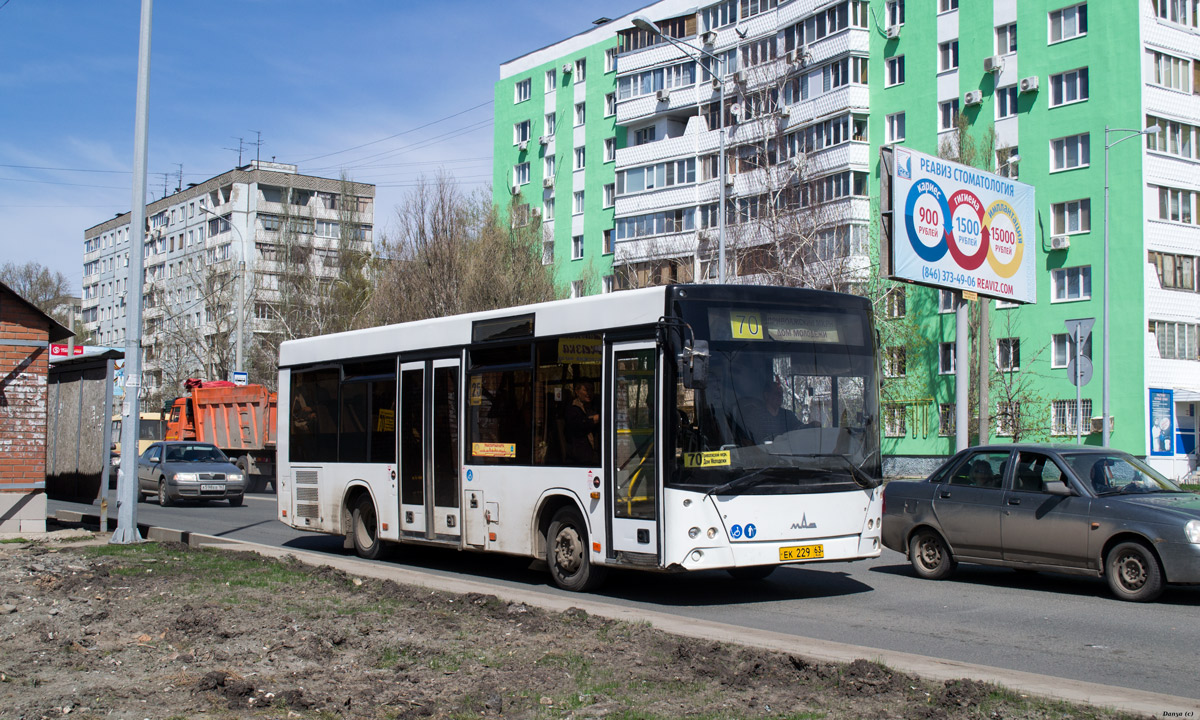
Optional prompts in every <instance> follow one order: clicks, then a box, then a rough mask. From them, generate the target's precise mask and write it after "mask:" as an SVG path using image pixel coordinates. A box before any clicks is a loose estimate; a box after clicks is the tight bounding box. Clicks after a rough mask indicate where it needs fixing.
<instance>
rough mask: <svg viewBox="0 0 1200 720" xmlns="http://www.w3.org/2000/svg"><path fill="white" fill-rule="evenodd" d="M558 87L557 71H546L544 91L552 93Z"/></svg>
mask: <svg viewBox="0 0 1200 720" xmlns="http://www.w3.org/2000/svg"><path fill="white" fill-rule="evenodd" d="M557 89H558V72H557V71H556V70H547V71H546V92H548V93H552V92H554V91H555V90H557Z"/></svg>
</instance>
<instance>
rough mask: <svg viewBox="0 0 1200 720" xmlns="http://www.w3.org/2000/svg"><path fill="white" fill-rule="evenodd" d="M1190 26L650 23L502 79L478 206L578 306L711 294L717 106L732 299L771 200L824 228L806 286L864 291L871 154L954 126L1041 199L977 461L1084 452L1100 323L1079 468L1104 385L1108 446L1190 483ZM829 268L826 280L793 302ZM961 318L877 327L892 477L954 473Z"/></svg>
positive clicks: (1020, 11) (987, 11)
mask: <svg viewBox="0 0 1200 720" xmlns="http://www.w3.org/2000/svg"><path fill="white" fill-rule="evenodd" d="M1198 15H1200V0H1104V1H1103V2H1100V1H1098V0H1092V1H1091V2H1084V3H1073V4H1066V3H1064V2H1063V1H1062V0H991V1H990V2H975V0H970V2H968V1H967V0H962V6H961V7H960V3H959V0H924V1H922V2H917V1H915V0H909V2H907V3H905V2H904V1H903V0H899V1H897V0H870V1H869V2H866V1H864V2H858V1H855V0H841V1H835V2H814V1H813V0H792V1H791V2H787V1H786V0H784V1H777V0H727V1H726V2H720V3H716V4H709V5H701V6H697V5H696V4H695V3H694V2H692V3H688V2H682V1H677V0H661V1H660V2H657V3H654V4H651V5H648V6H646V7H645V8H643V9H641V10H638V11H636V12H634V13H631V14H629V15H626V16H623V17H620V18H617V19H614V20H610V21H607V22H603V23H601V24H598V25H597V26H596V27H595V28H593V29H591V30H588V31H586V32H584V33H581V34H579V35H576V36H574V37H572V38H568V39H566V40H563V41H561V42H559V43H556V44H554V45H551V46H549V47H546V48H542V49H541V50H537V51H534V52H531V53H529V54H527V55H523V56H521V57H519V58H516V59H514V60H512V61H509V62H507V63H505V64H503V65H502V66H501V68H500V81H499V82H498V83H497V85H496V120H495V149H494V186H495V188H496V190H495V195H496V200H497V202H498V203H499V204H501V205H502V206H507V205H508V203H509V202H511V201H512V198H513V194H514V193H515V194H516V202H517V204H518V206H520V205H527V206H528V211H529V212H530V214H531V215H532V212H533V211H538V212H539V213H540V215H541V219H542V221H543V222H544V232H545V237H546V243H545V258H546V262H548V263H553V264H554V268H555V273H556V276H557V278H558V279H559V281H560V282H562V283H564V284H570V286H571V287H572V292H573V293H575V294H579V293H590V292H598V291H607V290H610V289H613V288H620V287H623V286H627V285H636V284H646V283H659V282H686V281H709V280H710V279H713V278H715V275H716V271H715V265H716V259H715V254H716V250H715V238H716V225H717V213H716V210H715V208H716V205H717V201H718V198H719V197H720V189H721V184H722V182H721V178H720V173H719V168H718V163H717V161H716V157H717V148H718V146H719V139H720V127H721V125H722V123H721V122H720V120H721V118H720V113H719V112H718V111H717V100H718V98H719V97H720V94H719V89H718V87H721V86H723V87H724V90H725V98H726V108H727V111H726V114H725V118H724V119H725V123H724V125H725V127H726V129H725V132H726V133H727V135H726V143H727V148H728V149H727V154H726V157H727V158H728V166H727V173H726V176H727V177H726V179H725V183H726V185H725V187H726V190H727V193H728V198H729V199H728V202H727V205H726V207H727V209H728V217H727V238H728V242H727V245H728V246H729V247H730V248H731V254H730V256H729V258H728V262H729V272H728V277H729V279H730V281H731V282H745V281H751V282H753V281H755V280H756V279H761V277H763V276H762V274H761V273H758V271H759V270H760V269H761V268H762V266H763V257H762V256H761V255H755V254H753V253H747V252H746V251H745V245H746V244H747V242H748V243H749V244H751V245H752V244H753V243H754V240H753V238H754V237H756V236H755V234H754V233H753V232H749V231H748V228H749V227H751V226H754V225H755V224H758V225H761V224H763V222H767V221H765V220H764V219H763V218H766V217H767V216H769V215H770V214H771V213H769V212H767V211H764V210H762V209H761V207H760V206H762V205H763V204H764V203H766V204H771V202H772V201H771V200H770V199H771V198H773V197H774V198H778V197H780V196H782V197H791V198H793V200H794V201H795V203H796V204H797V205H798V206H800V207H804V208H812V207H819V208H821V210H820V212H819V215H820V219H819V221H818V220H813V219H811V218H810V220H809V221H808V222H809V224H810V225H812V224H813V223H819V224H821V225H823V226H828V229H827V230H823V231H821V232H819V233H815V235H817V236H819V237H820V239H821V240H820V242H818V243H817V244H816V246H815V247H811V248H809V249H808V250H807V251H806V252H807V255H806V258H807V263H806V267H808V268H810V270H809V271H806V272H809V273H810V274H809V275H806V276H802V277H799V278H798V279H800V280H801V281H804V282H808V283H809V284H814V285H827V286H828V285H830V284H833V285H837V283H830V282H828V277H832V276H833V275H834V274H840V275H841V276H843V277H849V278H851V279H853V280H855V281H862V280H864V279H865V278H864V276H865V275H867V274H869V273H871V272H874V271H875V270H874V269H875V268H877V267H878V252H879V241H878V236H879V218H878V211H879V198H878V193H879V180H880V177H879V173H880V163H879V160H878V158H879V149H880V147H881V146H884V145H889V144H897V145H902V146H905V147H910V148H913V149H915V150H918V151H921V152H926V153H929V154H938V153H939V150H940V149H944V148H947V147H951V148H952V147H957V146H958V145H959V143H958V142H957V141H958V137H959V133H960V130H959V128H960V127H963V124H962V123H960V121H959V120H958V118H959V116H960V114H961V115H962V116H963V117H964V118H965V120H966V123H965V127H966V130H965V132H966V133H967V134H968V135H969V136H970V138H971V140H970V141H969V142H968V143H967V145H969V146H970V147H972V148H975V149H976V150H978V151H979V152H977V153H976V157H975V158H974V159H973V160H972V162H973V164H975V165H976V166H979V167H982V168H984V169H986V170H990V171H994V172H1000V173H1001V174H1005V175H1010V176H1013V177H1016V178H1017V179H1019V180H1020V181H1021V182H1024V183H1029V184H1031V185H1034V186H1035V187H1036V189H1037V217H1036V226H1037V227H1036V229H1035V232H1034V233H1033V234H1032V238H1031V240H1030V242H1031V244H1035V245H1036V251H1037V252H1036V257H1037V260H1036V261H1037V302H1036V304H1032V305H1024V306H1016V305H1006V304H1005V303H998V302H995V301H989V306H990V312H989V319H990V333H989V337H988V338H987V339H986V342H985V344H984V347H985V349H986V350H987V352H988V353H989V354H990V355H992V356H993V358H994V364H995V366H996V370H995V371H994V372H993V373H992V378H991V381H990V382H991V385H992V390H991V393H990V403H989V406H990V413H991V416H992V423H991V437H990V440H991V441H993V442H1005V441H1008V440H1009V439H1011V437H1012V431H1013V430H1014V427H1013V425H1016V428H1015V429H1016V430H1017V432H1018V435H1023V436H1024V437H1023V439H1030V440H1040V441H1052V442H1071V443H1073V442H1075V438H1076V423H1077V419H1076V403H1075V399H1076V392H1075V387H1074V385H1072V384H1071V383H1070V381H1069V378H1068V376H1067V369H1066V365H1067V360H1068V355H1069V354H1070V353H1071V352H1072V351H1071V349H1070V345H1069V343H1068V339H1067V330H1066V326H1065V324H1064V323H1065V321H1067V320H1074V319H1088V318H1091V319H1094V320H1095V325H1094V328H1093V330H1092V337H1091V341H1090V342H1089V343H1086V344H1085V345H1084V348H1083V352H1084V354H1086V355H1090V357H1091V360H1092V365H1093V367H1094V375H1093V378H1092V380H1091V381H1090V382H1089V383H1088V384H1086V385H1085V386H1084V387H1083V389H1082V391H1081V395H1082V398H1083V403H1082V405H1083V412H1082V417H1081V420H1082V422H1081V423H1080V425H1079V429H1080V432H1081V434H1082V436H1083V439H1084V442H1086V443H1089V444H1099V443H1100V442H1101V432H1100V422H1099V420H1098V417H1099V416H1100V415H1101V406H1102V393H1101V387H1102V377H1103V372H1104V365H1105V363H1108V367H1109V372H1110V373H1111V378H1110V387H1111V396H1110V400H1109V412H1110V414H1111V416H1112V418H1113V422H1112V424H1111V426H1110V427H1111V443H1112V445H1114V446H1115V447H1118V448H1120V449H1124V450H1127V451H1129V452H1131V453H1134V454H1137V455H1142V456H1148V457H1149V459H1150V461H1151V462H1152V464H1154V465H1155V466H1156V467H1157V468H1159V469H1160V470H1162V471H1163V472H1164V473H1165V474H1167V475H1168V476H1169V477H1181V476H1183V475H1185V474H1187V473H1188V472H1189V471H1191V470H1192V469H1193V468H1194V467H1195V466H1196V452H1197V451H1196V427H1197V422H1196V415H1197V409H1198V408H1197V406H1200V354H1198V352H1200V351H1198V348H1197V345H1198V342H1197V334H1198V325H1200V294H1197V291H1198V289H1200V288H1198V281H1200V278H1197V264H1198V258H1200V206H1198V201H1197V199H1198V198H1200V94H1197V93H1200V23H1198V17H1197V16H1198ZM636 16H644V17H646V18H648V19H650V20H651V21H653V22H655V23H657V24H658V25H659V27H660V28H661V29H662V30H663V32H664V33H666V34H668V35H671V36H672V38H674V39H677V40H678V41H679V42H680V43H683V44H685V45H688V46H691V48H692V49H690V50H687V51H685V50H684V49H681V48H680V47H677V46H676V45H675V44H673V43H668V42H664V41H662V40H661V39H659V38H656V37H654V36H653V35H650V34H648V33H645V32H644V31H641V30H638V29H637V28H636V27H635V26H634V25H633V18H634V17H636ZM701 49H703V51H705V52H704V53H701V52H700V51H701ZM685 53H690V54H691V55H692V56H693V57H691V58H689V57H688V56H687V54H685ZM708 54H711V55H714V56H717V57H720V58H722V59H724V60H725V61H726V71H727V74H726V75H725V76H724V82H723V83H714V82H712V80H711V76H710V75H709V74H708V72H707V69H708V67H713V66H714V63H710V62H707V61H705V62H704V63H698V62H697V61H696V59H695V58H700V59H704V58H706V57H707V56H708ZM1149 126H1155V127H1156V128H1157V129H1156V131H1154V132H1151V133H1148V134H1144V135H1138V134H1137V133H1138V132H1139V131H1140V130H1142V129H1144V128H1147V127H1149ZM1106 127H1108V128H1116V129H1117V130H1112V131H1110V132H1108V133H1107V134H1106ZM1124 138H1129V139H1128V140H1124ZM756 145H757V147H758V150H754V149H752V148H754V147H755V146H756ZM1106 146H1107V148H1108V149H1107V150H1106ZM1106 161H1107V163H1108V169H1109V178H1110V193H1109V201H1108V217H1109V221H1108V228H1107V230H1108V236H1109V268H1108V270H1109V272H1108V274H1109V288H1108V289H1107V290H1108V293H1109V304H1110V308H1111V316H1110V317H1109V323H1108V325H1109V332H1110V334H1111V337H1110V342H1109V348H1110V353H1111V358H1106V357H1103V351H1102V348H1103V336H1102V328H1103V298H1104V293H1105V291H1106V288H1105V286H1104V277H1105V268H1104V257H1105V255H1104V245H1105V240H1104V238H1105V230H1106V228H1105V162H1106ZM764 166H765V167H764ZM789 183H791V184H795V185H797V186H800V187H799V188H798V189H796V191H795V193H794V195H791V196H789V195H788V194H787V189H786V187H785V186H787V185H788V184H789ZM559 201H560V202H559ZM520 212H521V213H523V212H525V210H524V209H522V210H521V211H520ZM810 214H811V211H810ZM770 222H774V221H773V220H771V221H770ZM809 230H810V231H811V227H810V228H809ZM809 234H814V233H811V232H810V233H809ZM771 236H772V234H771V233H769V232H768V233H765V234H762V235H761V237H771ZM748 238H750V239H749V240H748ZM739 245H740V251H739V252H732V248H735V247H739ZM767 254H768V255H770V253H767ZM822 266H824V268H825V269H826V270H828V269H829V268H830V267H833V266H836V267H837V273H829V274H828V275H826V276H825V277H826V280H825V281H823V280H822V275H821V274H820V273H817V275H816V276H813V275H812V274H811V268H813V267H817V268H818V269H819V268H821V267H822ZM590 278H597V279H598V282H595V283H592V282H589V281H588V280H589V279H590ZM953 306H954V298H953V297H952V296H951V294H950V293H948V292H944V291H939V290H936V289H930V288H922V287H917V286H914V285H909V286H904V287H903V290H900V291H896V292H893V293H892V295H891V296H890V297H887V298H886V299H885V300H883V301H881V302H880V304H879V312H878V318H879V323H880V326H881V328H882V329H883V333H882V335H883V337H884V338H885V345H886V344H887V343H888V340H887V339H886V338H888V337H897V336H898V335H903V336H905V337H908V338H909V340H907V341H906V344H905V345H903V346H887V347H884V348H882V352H881V354H882V363H883V366H884V367H883V370H884V375H885V379H884V399H885V401H886V402H887V403H888V404H887V405H885V407H884V408H883V414H884V418H883V422H882V425H883V427H882V428H881V431H882V432H883V435H884V445H883V447H884V451H885V453H886V454H887V456H888V459H887V462H885V468H886V470H887V471H888V472H890V473H892V474H919V473H920V472H922V471H924V470H926V469H928V468H929V467H930V466H931V465H932V464H933V463H934V462H936V461H938V460H939V459H940V458H943V457H945V456H946V455H947V454H949V453H952V452H953V451H954V449H955V439H954V431H953V426H952V423H953V417H954V412H953V407H954V402H955V397H954V395H955V390H954V375H953V369H954V363H955V358H954V350H953V347H954V345H953V341H954V327H955V322H954V313H953ZM889 323H894V324H896V325H897V326H898V325H900V324H905V325H907V326H908V327H909V328H911V329H910V330H909V331H907V332H905V333H889V332H888V329H887V326H888V324H889ZM913 337H916V338H917V339H918V341H917V342H916V343H913V342H912V338H913ZM1093 418H1097V419H1096V420H1093ZM973 440H974V438H973Z"/></svg>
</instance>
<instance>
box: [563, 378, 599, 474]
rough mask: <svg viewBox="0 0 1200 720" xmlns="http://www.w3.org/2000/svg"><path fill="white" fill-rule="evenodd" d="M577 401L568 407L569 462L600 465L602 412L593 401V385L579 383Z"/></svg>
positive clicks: (567, 441) (576, 384)
mask: <svg viewBox="0 0 1200 720" xmlns="http://www.w3.org/2000/svg"><path fill="white" fill-rule="evenodd" d="M573 389H574V393H575V399H574V400H572V401H571V404H570V405H568V406H567V410H566V413H565V418H564V419H565V425H566V427H565V432H566V445H567V461H568V463H569V464H573V465H587V466H598V465H599V464H600V443H599V440H600V411H599V410H597V409H596V405H595V402H594V401H593V399H592V383H591V381H588V380H582V381H577V382H576V383H575V386H574V388H573Z"/></svg>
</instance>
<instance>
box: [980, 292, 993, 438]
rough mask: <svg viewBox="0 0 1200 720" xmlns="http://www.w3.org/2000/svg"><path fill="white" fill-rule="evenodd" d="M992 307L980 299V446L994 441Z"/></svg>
mask: <svg viewBox="0 0 1200 720" xmlns="http://www.w3.org/2000/svg"><path fill="white" fill-rule="evenodd" d="M989 305H991V300H988V299H987V298H984V297H981V298H979V340H978V343H979V444H980V445H987V444H988V441H989V440H991V439H992V433H991V429H992V428H991V423H992V418H991V413H990V411H989V408H988V403H990V402H991V400H990V399H989V398H988V383H989V382H990V381H991V378H990V377H989V371H990V370H991V366H990V363H991V353H990V352H989V351H990V350H991V347H992V343H991V341H990V340H989V339H988V306H989Z"/></svg>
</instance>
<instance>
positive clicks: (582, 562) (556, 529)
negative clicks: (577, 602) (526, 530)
mask: <svg viewBox="0 0 1200 720" xmlns="http://www.w3.org/2000/svg"><path fill="white" fill-rule="evenodd" d="M546 563H547V564H548V565H549V566H550V576H551V577H553V578H554V584H555V585H558V586H559V587H560V588H562V589H563V590H571V591H573V592H586V591H588V590H593V589H595V588H597V587H599V586H600V583H602V582H603V581H604V575H605V569H604V568H602V567H597V566H595V565H592V561H591V559H590V558H589V552H588V534H587V526H586V525H584V523H583V517H582V516H580V514H579V512H578V511H576V510H575V509H574V508H569V507H567V508H562V509H561V510H559V511H558V512H556V513H554V519H553V520H551V521H550V529H549V531H548V532H547V533H546Z"/></svg>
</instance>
